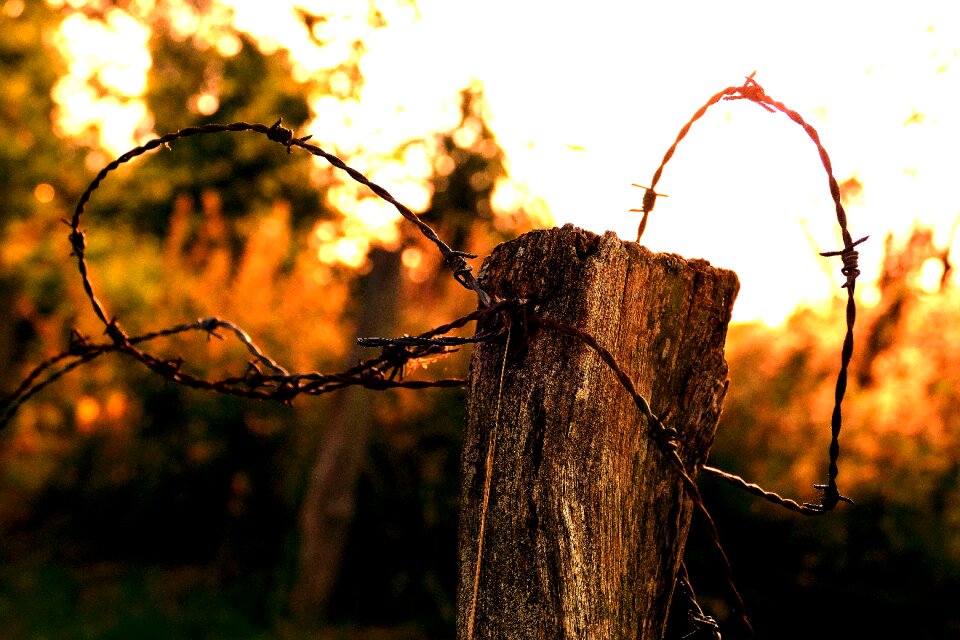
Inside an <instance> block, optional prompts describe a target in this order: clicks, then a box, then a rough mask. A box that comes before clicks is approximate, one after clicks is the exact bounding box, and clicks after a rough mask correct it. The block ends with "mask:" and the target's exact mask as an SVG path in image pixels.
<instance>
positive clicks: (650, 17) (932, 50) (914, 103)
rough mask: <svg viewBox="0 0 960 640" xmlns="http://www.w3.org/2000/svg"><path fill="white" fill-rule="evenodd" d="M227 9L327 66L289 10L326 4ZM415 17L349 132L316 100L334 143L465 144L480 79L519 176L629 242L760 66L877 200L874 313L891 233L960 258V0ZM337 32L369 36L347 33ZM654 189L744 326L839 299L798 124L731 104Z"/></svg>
mask: <svg viewBox="0 0 960 640" xmlns="http://www.w3.org/2000/svg"><path fill="white" fill-rule="evenodd" d="M222 4H228V5H231V6H233V7H234V9H235V11H236V24H237V26H238V28H240V29H243V30H247V31H249V32H251V33H253V34H255V35H260V36H267V35H271V34H272V37H273V38H274V39H275V40H276V42H277V43H278V46H285V47H289V48H290V49H291V50H292V52H293V54H294V56H297V55H298V51H300V52H301V53H300V54H299V55H300V57H301V58H302V59H303V68H302V69H301V72H303V73H309V70H310V68H311V67H312V66H316V65H320V64H322V63H323V60H322V57H320V56H319V55H318V54H317V53H316V52H315V51H314V52H312V53H311V52H310V49H309V47H308V44H309V43H308V42H307V41H306V39H305V38H302V37H300V36H299V35H298V33H297V32H296V29H295V28H294V27H292V25H293V22H291V20H293V18H292V14H291V13H290V11H289V10H288V9H286V8H285V7H287V6H288V5H300V6H304V7H306V8H308V9H311V10H313V11H315V12H318V13H320V12H327V11H330V10H331V7H333V6H334V5H331V3H330V2H329V1H324V2H305V1H300V2H296V1H295V0H286V1H285V2H274V3H269V11H265V10H264V9H263V7H264V6H265V5H267V4H268V3H262V2H254V1H248V2H244V1H242V0H231V1H229V2H227V1H226V0H223V2H222ZM334 4H335V5H336V6H335V7H334V10H338V9H341V8H346V10H344V15H345V16H349V14H350V8H351V7H355V6H360V7H361V8H360V9H359V10H358V11H359V15H361V16H363V15H365V12H366V2H359V3H351V2H339V3H334ZM416 4H417V11H416V12H414V11H411V10H406V9H403V8H397V9H394V10H393V12H392V13H391V12H390V11H386V12H385V13H386V14H387V18H388V22H390V24H391V25H392V26H391V27H389V28H387V29H384V30H381V31H378V32H376V33H375V34H374V37H373V39H372V40H370V41H368V54H367V55H366V56H365V58H364V59H363V62H362V67H361V68H362V71H363V73H364V76H365V79H366V87H365V89H364V93H363V95H362V97H361V101H360V103H359V105H357V106H356V108H355V109H354V110H353V111H351V112H350V114H349V120H350V123H351V126H350V128H349V129H345V128H343V126H342V122H341V123H340V124H337V122H336V119H335V118H333V117H323V116H324V115H325V114H324V106H323V104H322V103H321V102H317V103H315V104H316V106H317V110H318V115H319V116H320V117H318V118H317V120H315V121H314V123H313V125H312V126H311V128H310V130H309V133H312V134H313V135H314V137H315V138H316V139H317V140H318V141H319V143H320V144H330V143H336V144H338V145H342V146H344V147H349V146H350V143H351V140H350V139H345V138H352V142H362V143H363V144H364V145H366V149H367V150H368V151H374V150H378V149H377V146H382V147H383V148H382V149H379V150H382V151H385V152H386V151H390V150H391V149H392V146H395V145H396V144H398V143H399V142H402V141H404V140H405V139H408V138H412V137H418V136H423V135H424V134H426V133H428V132H429V131H432V130H442V129H447V128H449V127H451V126H452V125H453V124H455V123H456V116H457V113H456V102H455V100H454V98H455V96H456V94H457V92H458V90H459V89H460V88H462V87H463V86H465V85H466V84H468V83H469V82H470V81H471V80H472V79H477V80H480V81H481V82H482V83H483V87H484V90H485V94H486V97H487V100H488V102H489V105H490V115H491V120H490V126H491V128H492V130H493V131H494V133H495V134H496V135H497V137H498V141H499V142H500V144H501V146H502V147H503V148H504V149H505V150H506V152H507V156H508V159H509V162H510V169H511V173H512V176H513V177H514V178H515V179H516V180H517V181H518V182H520V183H521V184H523V185H524V186H526V187H527V188H529V190H530V191H531V192H532V193H533V194H535V195H538V196H540V197H542V198H544V199H545V200H546V202H547V203H548V204H549V206H550V209H551V211H552V214H553V216H554V218H555V220H556V222H557V224H563V223H565V222H573V223H574V224H577V225H578V226H582V227H585V228H588V229H591V230H593V231H596V232H598V233H602V232H603V231H605V230H608V229H610V230H613V231H615V232H616V233H617V234H618V235H619V236H620V237H622V238H624V239H627V240H633V239H634V238H635V237H636V226H637V223H638V221H639V215H638V214H631V213H628V210H629V209H631V208H637V207H639V206H640V203H641V198H642V195H643V192H642V190H639V189H636V188H633V187H631V186H630V184H631V183H634V182H635V183H640V184H649V180H650V177H651V175H652V173H653V171H654V170H655V169H656V167H657V166H658V165H659V163H660V160H661V158H662V156H663V153H664V152H665V151H666V149H667V148H668V147H669V146H670V144H671V143H672V142H673V140H674V138H675V136H676V133H677V131H678V130H679V129H680V127H681V126H682V125H683V124H684V123H685V122H686V121H687V120H688V119H689V117H690V116H691V115H692V114H693V112H694V111H696V110H697V109H698V108H699V107H700V105H701V104H703V102H705V101H706V100H707V98H709V97H710V96H711V95H712V94H714V93H715V92H716V91H718V90H720V89H722V88H723V87H726V86H729V85H736V84H740V83H741V82H742V81H743V77H744V76H745V75H746V74H749V73H750V72H752V71H754V70H756V71H757V76H756V78H757V80H758V81H759V82H760V83H761V84H762V85H763V86H764V88H765V89H766V91H767V93H768V94H769V95H770V96H771V97H773V98H774V99H776V100H780V101H782V102H784V103H786V104H787V106H789V107H791V108H793V109H795V110H797V111H799V112H800V113H801V114H803V115H804V117H805V118H806V119H807V120H808V122H810V123H811V124H813V126H815V127H816V128H817V130H818V131H819V132H820V136H821V139H822V141H823V144H824V146H825V147H826V149H827V151H828V152H829V153H830V156H831V158H832V160H833V164H834V173H835V176H836V178H837V179H838V180H839V181H841V182H842V181H844V180H845V179H847V178H850V177H854V176H855V177H856V178H857V179H858V180H859V181H860V182H861V183H862V184H863V186H864V188H863V193H862V196H861V197H860V198H858V199H857V200H856V201H855V202H853V203H851V204H850V205H849V206H848V207H847V212H848V215H849V222H850V230H851V233H852V234H853V236H854V237H855V238H856V237H860V236H862V235H868V234H869V235H870V236H871V240H870V241H868V242H867V243H866V244H865V245H862V246H861V248H862V251H861V268H862V270H863V272H864V276H863V278H862V280H861V286H860V287H859V288H858V295H859V297H860V298H861V299H862V300H865V301H868V302H869V301H870V299H871V298H875V297H876V292H875V290H873V289H872V287H871V286H870V281H871V280H872V279H873V278H874V277H875V276H876V274H877V270H878V267H879V260H880V257H881V252H882V247H883V238H884V236H885V235H886V234H887V233H888V232H891V231H892V232H894V233H895V234H897V235H899V236H901V237H903V236H905V235H906V234H908V233H909V230H910V228H911V226H912V225H914V224H916V223H917V222H920V223H923V224H928V225H934V226H935V227H936V228H937V233H938V235H937V237H936V239H937V241H938V242H939V243H940V244H945V243H946V242H947V240H948V236H949V232H950V228H951V225H952V223H953V222H954V219H955V218H956V217H957V216H958V215H960V203H958V202H957V198H956V195H955V189H954V185H955V183H956V180H957V176H958V173H960V157H958V154H960V60H958V56H960V53H958V48H960V5H958V4H956V3H954V2H947V1H942V2H913V3H911V4H910V7H909V9H908V8H906V6H905V5H903V4H902V3H886V2H875V1H874V2H866V1H848V2H806V3H803V4H801V5H796V7H797V9H791V10H789V11H788V10H786V9H785V8H784V6H785V5H782V4H779V3H770V2H727V3H716V2H662V3H656V4H653V3H642V2H636V3H626V2H622V1H617V2H614V1H610V0H603V1H596V2H592V3H590V4H589V8H588V7H587V5H584V4H583V3H566V2H556V1H554V2H516V1H515V0H488V1H487V2H484V3H482V4H478V3H474V2H469V3H468V2H466V0H418V2H417V3H416ZM311 5H314V6H311ZM281 7H284V8H281ZM116 19H117V20H118V21H122V19H121V18H119V17H118V18H116ZM336 24H337V25H338V29H341V30H346V31H349V30H351V29H354V28H359V27H358V26H357V25H358V23H357V22H356V21H355V20H354V21H351V20H349V19H347V18H345V19H344V20H342V21H340V22H339V23H336ZM122 31H123V33H126V34H127V35H126V36H124V37H127V38H129V39H131V40H130V41H135V40H136V39H137V38H140V37H142V36H141V35H138V34H137V32H136V29H134V28H132V27H131V28H130V29H128V30H122ZM301 40H302V41H303V44H302V45H301V44H300V42H301ZM128 45H129V43H128ZM129 60H130V63H131V64H132V65H134V66H136V65H137V64H141V65H142V60H140V59H138V58H137V57H136V56H133V57H131V58H129ZM121 72H122V70H121V71H118V72H117V73H121ZM135 115H136V114H131V116H130V117H134V116H135ZM272 115H273V114H264V117H263V120H264V121H266V120H269V119H270V118H271V117H272ZM342 120H343V119H342V118H341V121H342ZM304 133H305V132H304ZM374 141H375V142H374ZM375 179H376V178H375ZM397 180H398V182H397V184H396V185H394V184H391V182H390V179H389V176H387V179H386V180H385V182H384V186H385V187H387V188H388V189H390V190H391V191H394V190H395V189H396V190H397V191H396V192H397V195H398V196H399V197H401V199H403V195H402V194H403V185H402V182H403V180H402V178H397ZM658 191H660V192H663V193H666V194H669V196H670V197H669V198H666V199H660V200H659V201H658V202H657V208H656V210H655V212H654V213H653V214H652V216H651V220H650V222H649V224H648V226H647V230H646V233H645V235H644V238H643V243H644V244H645V245H647V246H648V247H650V248H651V249H654V250H657V251H668V252H673V253H679V254H681V255H683V256H685V257H689V258H694V257H702V258H707V259H708V260H710V261H711V262H712V263H713V264H715V265H717V266H722V267H726V268H731V269H733V270H735V271H736V272H737V273H738V275H739V276H740V280H741V283H742V289H741V294H740V298H739V299H738V301H737V304H736V307H735V312H734V314H735V315H734V319H735V320H742V321H747V320H753V319H762V320H765V321H767V322H770V323H778V322H780V321H782V319H783V318H784V317H785V316H786V315H787V314H789V312H790V311H791V310H792V309H793V308H794V307H795V305H797V304H801V303H802V304H818V303H821V302H822V301H824V300H827V299H830V297H831V296H834V295H838V294H839V293H840V289H839V285H840V283H841V282H842V276H840V273H839V269H840V263H839V260H838V259H833V260H827V259H824V258H820V257H818V256H816V255H815V254H816V252H817V251H827V250H834V249H838V248H840V240H839V234H838V232H837V227H836V221H835V218H834V214H833V207H832V202H831V200H830V197H829V192H828V189H827V182H826V175H825V173H824V171H823V168H822V166H821V164H820V162H819V159H818V157H817V153H816V149H815V147H814V146H813V144H812V143H811V142H810V140H809V139H808V138H807V137H806V135H805V134H804V132H803V131H802V129H800V127H798V126H797V125H795V124H793V123H792V122H790V121H789V120H788V119H787V118H786V117H785V116H783V115H782V114H770V113H767V112H766V111H764V110H762V109H761V108H760V107H758V106H756V105H753V104H750V103H747V102H745V101H738V102H728V103H721V104H720V105H717V106H715V107H713V108H712V109H711V110H710V111H709V112H708V113H707V115H706V117H705V118H703V119H702V120H701V121H699V122H698V123H697V124H695V125H694V127H693V129H692V130H691V132H690V134H689V135H688V137H687V139H686V140H685V141H684V142H682V143H681V145H680V147H679V149H678V151H677V155H676V156H675V157H674V159H673V160H672V161H671V162H670V164H668V166H667V168H666V170H665V172H664V175H663V178H662V179H661V181H660V183H659V185H658ZM410 193H411V197H412V198H416V197H417V195H416V190H413V191H411V192H410ZM411 204H412V205H413V206H416V205H415V203H411ZM934 275H936V274H934Z"/></svg>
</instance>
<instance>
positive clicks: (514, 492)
mask: <svg viewBox="0 0 960 640" xmlns="http://www.w3.org/2000/svg"><path fill="white" fill-rule="evenodd" d="M480 276H481V283H482V285H483V287H484V288H485V289H486V290H487V291H488V292H489V293H490V294H491V295H493V296H495V297H496V298H501V299H507V298H524V299H527V300H529V301H530V303H531V304H532V305H535V306H536V309H537V313H539V314H541V315H542V316H544V317H546V318H549V319H551V320H554V321H556V322H559V323H564V324H567V325H572V326H574V327H576V328H578V329H581V330H583V331H585V332H587V333H589V334H591V335H592V336H594V337H595V338H596V339H597V341H598V342H599V343H600V344H601V345H602V346H604V347H605V348H606V349H608V350H609V351H611V352H612V354H613V355H614V357H615V358H616V359H617V362H618V363H619V365H620V366H621V368H622V369H623V370H624V371H625V372H626V373H627V374H628V375H629V376H630V377H631V379H632V380H633V381H634V384H635V385H636V387H637V389H638V390H639V391H640V393H642V394H643V395H644V397H645V398H647V399H648V400H649V401H650V404H651V407H652V409H653V411H654V413H656V414H657V415H659V416H661V417H665V423H666V424H667V425H668V426H673V427H675V428H676V429H677V430H678V432H679V441H680V448H679V454H680V457H681V459H682V460H683V461H684V464H685V466H686V469H687V471H688V473H690V474H691V475H695V474H696V472H697V471H698V470H699V469H700V467H701V466H702V465H703V464H704V462H705V460H706V458H707V455H708V453H709V450H710V446H711V444H712V442H713V437H714V433H715V431H716V426H717V421H718V419H719V416H720V411H721V406H722V403H723V398H724V395H725V393H726V389H727V365H726V361H725V360H724V357H723V346H724V341H725V338H726V332H727V324H728V322H729V319H730V312H731V309H732V307H733V302H734V299H735V298H736V294H737V290H738V287H739V284H738V281H737V278H736V275H735V274H734V273H733V272H731V271H726V270H723V269H718V268H714V267H711V266H710V265H709V263H707V262H706V261H703V260H685V259H683V258H680V257H679V256H676V255H671V254H654V253H651V252H650V251H649V250H647V249H646V248H644V247H642V246H639V245H637V244H635V243H631V242H623V241H621V240H620V239H618V238H617V237H616V236H615V235H613V234H612V233H607V234H606V235H604V236H602V237H601V236H597V235H595V234H593V233H590V232H588V231H583V230H581V229H576V228H574V227H572V226H570V225H567V226H565V227H563V228H562V229H550V230H544V231H534V232H531V233H528V234H526V235H524V236H521V237H520V238H518V239H516V240H513V241H511V242H508V243H505V244H502V245H500V246H499V247H497V249H496V250H494V252H493V253H492V254H491V255H490V257H489V258H487V260H486V261H485V263H484V265H483V267H482V269H481V271H480ZM506 342H507V340H506V337H504V338H501V339H499V340H495V341H491V342H486V343H483V344H479V345H477V347H476V349H475V351H474V354H473V360H472V362H471V369H470V386H469V391H468V405H467V424H466V428H465V432H464V448H463V454H462V470H461V488H460V491H461V494H460V505H461V516H460V531H459V556H460V557H459V562H460V580H459V589H458V595H457V607H458V617H457V635H458V637H459V638H461V639H466V638H470V639H473V638H543V639H549V640H555V639H556V638H604V639H606V638H657V639H659V638H662V637H663V633H664V629H665V625H666V619H667V611H668V607H669V603H670V598H671V595H672V592H673V587H674V580H675V577H676V575H677V571H678V567H679V564H680V560H681V557H682V552H683V548H684V544H685V542H686V537H687V531H688V529H689V525H690V520H691V514H692V503H691V502H690V500H689V499H688V498H687V497H686V496H685V495H684V492H683V488H682V485H681V482H680V480H679V478H678V476H677V473H676V472H675V470H674V469H673V468H671V466H670V465H669V464H668V463H667V461H666V459H665V458H664V456H663V454H662V452H661V451H660V450H659V449H658V448H657V446H656V445H655V443H654V442H653V441H652V439H651V438H650V436H649V426H648V425H647V423H646V420H645V419H644V418H643V416H641V415H640V414H639V413H638V411H637V408H636V406H635V405H634V404H633V401H632V399H631V397H630V396H629V395H628V394H627V392H626V391H625V390H624V389H623V387H622V386H621V384H620V383H619V381H618V380H617V379H616V377H615V376H614V375H613V373H612V372H611V370H610V368H609V367H608V366H607V365H606V364H605V363H604V362H603V361H602V360H601V359H600V358H599V357H598V356H597V354H596V352H595V351H594V350H592V349H591V348H590V347H588V346H587V345H586V344H584V343H583V342H582V341H580V340H578V339H576V338H575V337H572V336H569V335H564V334H561V333H559V332H557V331H553V330H551V329H549V328H547V327H540V328H539V329H536V330H534V329H532V328H531V326H530V325H528V326H527V327H526V328H525V327H524V326H523V323H522V322H514V323H513V324H512V325H511V329H510V339H509V348H505V347H506ZM478 563H479V565H478Z"/></svg>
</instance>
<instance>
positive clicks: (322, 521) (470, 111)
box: [295, 87, 524, 617]
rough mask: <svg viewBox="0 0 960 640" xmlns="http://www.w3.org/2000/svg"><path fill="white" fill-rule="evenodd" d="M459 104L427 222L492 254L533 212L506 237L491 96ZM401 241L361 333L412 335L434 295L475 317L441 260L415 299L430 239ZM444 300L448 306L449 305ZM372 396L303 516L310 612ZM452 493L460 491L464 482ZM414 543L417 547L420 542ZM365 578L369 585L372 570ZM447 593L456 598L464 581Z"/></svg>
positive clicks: (361, 449) (369, 286) (378, 265)
mask: <svg viewBox="0 0 960 640" xmlns="http://www.w3.org/2000/svg"><path fill="white" fill-rule="evenodd" d="M460 98H461V118H460V123H459V125H458V126H457V127H456V128H455V129H454V130H453V131H450V132H446V133H443V134H439V135H438V136H437V137H436V139H435V141H434V144H435V148H436V151H435V160H434V166H435V167H436V168H437V170H436V172H435V173H434V175H433V177H432V178H431V185H432V190H433V197H432V199H431V203H430V205H429V207H428V208H427V209H426V210H425V211H424V212H423V214H422V217H423V218H424V219H425V220H427V221H429V222H430V223H431V224H433V225H435V226H436V227H437V228H438V230H439V232H440V233H441V236H442V237H444V238H446V239H447V242H449V243H452V244H451V246H453V247H456V248H465V247H469V248H471V250H473V249H477V246H478V245H479V246H480V247H482V248H483V251H489V249H490V248H492V246H493V245H495V244H496V243H497V242H498V241H502V240H503V239H506V237H507V230H509V231H513V232H515V228H516V225H515V222H517V221H519V220H522V219H524V216H523V215H522V214H518V215H515V218H514V219H511V224H502V225H501V229H502V230H500V231H498V230H496V229H495V228H494V225H493V220H494V215H495V212H494V207H493V205H492V203H491V199H492V196H493V193H494V189H495V186H496V184H497V181H498V179H501V178H504V177H505V176H506V171H505V168H504V164H503V161H504V157H503V151H502V150H501V149H500V147H499V145H497V142H496V139H495V137H494V135H493V133H492V132H491V131H490V129H489V128H488V127H487V125H486V123H485V121H484V119H483V115H484V109H485V103H484V100H483V93H482V90H481V89H480V88H479V87H470V88H467V89H464V90H463V91H462V92H461V94H460ZM401 151H402V149H401ZM402 237H403V238H404V240H403V241H402V242H401V243H400V244H399V245H398V246H396V247H394V248H392V250H391V249H387V248H375V249H374V250H373V251H372V252H371V256H370V258H371V263H372V266H371V270H370V273H369V274H368V275H367V276H366V277H365V283H364V285H363V286H364V289H363V294H362V299H361V304H360V306H359V307H358V309H357V312H356V315H357V322H356V327H357V334H358V336H381V337H382V336H391V335H399V334H400V333H401V332H402V331H404V330H410V329H411V325H410V322H412V321H413V320H414V319H416V320H420V321H421V322H423V320H424V318H423V315H422V313H420V314H418V313H417V309H420V310H423V308H424V306H425V305H424V300H425V299H429V300H432V301H434V302H435V304H434V305H431V306H429V307H427V309H428V310H429V314H428V317H429V319H430V321H432V322H433V323H439V322H441V321H443V320H442V319H443V318H444V317H446V318H450V317H455V315H456V314H457V313H460V312H465V311H466V309H465V307H464V305H463V304H462V303H458V302H452V303H451V302H450V300H449V299H450V298H456V299H459V300H462V301H464V302H466V303H467V304H469V303H470V295H462V293H463V292H461V293H460V294H458V293H457V292H456V291H451V289H450V288H449V287H448V286H447V285H448V284H449V281H450V280H451V279H450V277H449V271H448V269H447V268H446V266H445V265H443V263H442V261H439V260H438V259H436V264H435V267H434V269H433V273H434V278H433V279H431V280H429V281H428V284H429V288H430V289H433V292H427V291H424V289H425V287H418V289H417V292H416V294H415V295H411V293H412V292H410V291H409V288H405V287H403V286H402V284H403V283H402V282H401V279H400V276H401V264H402V260H401V255H402V254H403V252H404V251H405V250H406V249H408V248H411V247H416V246H417V245H420V246H424V243H423V239H422V238H420V237H419V236H417V235H415V234H412V233H406V232H404V233H403V234H402ZM426 251H427V252H428V254H429V255H430V256H433V255H434V253H435V252H434V251H433V250H432V248H427V249H426ZM440 292H443V293H440ZM444 297H447V298H448V300H447V301H441V299H442V298H444ZM444 313H446V316H445V315H444ZM418 315H419V316H420V317H417V316H418ZM415 326H422V325H415ZM360 357H361V353H360V352H355V353H353V354H351V361H350V362H348V363H347V364H348V365H349V364H352V363H353V362H355V361H356V360H357V359H358V358H360ZM369 394H370V392H369V391H367V390H365V389H360V388H356V387H351V388H348V389H345V390H343V391H341V392H340V393H339V397H338V399H337V408H336V409H335V410H334V411H333V412H332V414H331V415H330V416H329V418H327V419H326V420H325V423H324V425H323V431H324V439H323V444H322V446H321V448H320V451H319V453H318V455H317V460H316V462H315V463H314V465H313V469H312V471H311V475H310V482H309V486H308V489H307V493H306V495H305V498H304V507H303V509H302V511H301V519H300V533H301V535H300V557H299V582H298V586H297V589H296V592H295V602H296V608H297V610H298V611H299V612H300V614H301V615H305V616H308V617H310V616H322V615H324V614H329V610H328V603H329V601H330V598H331V596H332V595H333V590H334V588H335V585H336V580H337V576H338V575H340V568H341V558H342V556H343V550H344V548H345V547H346V545H347V541H348V538H349V535H348V534H349V532H350V527H351V523H352V522H353V519H354V505H355V502H356V499H355V493H356V487H357V482H358V479H359V476H360V474H361V472H362V470H363V461H364V459H365V458H366V457H367V455H368V449H369V443H370V439H371V437H372V427H373V423H374V421H375V413H376V408H375V407H376V406H377V405H378V404H380V402H379V399H377V398H370V395H369ZM425 401H426V400H425ZM451 488H452V489H453V490H455V488H456V485H455V483H452V484H451ZM449 515H450V514H447V516H448V517H449ZM410 540H411V543H412V544H416V543H415V542H414V539H413V538H410ZM364 552H366V551H364ZM363 575H364V576H365V578H366V579H368V580H369V573H366V572H365V573H364V574H363ZM449 577H450V578H453V575H452V574H451V575H450V576H449ZM446 587H447V588H448V589H450V590H451V593H452V590H453V589H455V584H447V585H446ZM367 588H369V587H367Z"/></svg>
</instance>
